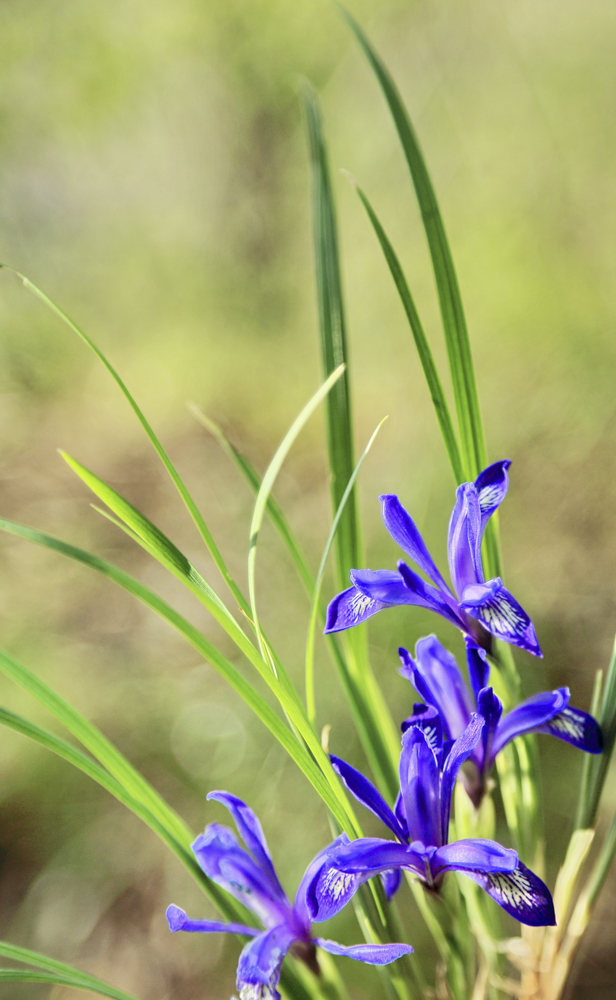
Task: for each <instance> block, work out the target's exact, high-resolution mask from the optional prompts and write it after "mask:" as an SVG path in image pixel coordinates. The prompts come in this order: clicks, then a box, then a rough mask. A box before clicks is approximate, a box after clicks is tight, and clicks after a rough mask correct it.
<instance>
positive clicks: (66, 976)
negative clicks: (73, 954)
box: [0, 941, 134, 1000]
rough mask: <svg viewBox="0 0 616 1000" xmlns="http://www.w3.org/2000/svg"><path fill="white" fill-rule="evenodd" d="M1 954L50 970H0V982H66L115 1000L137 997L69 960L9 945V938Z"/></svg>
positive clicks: (2, 943)
mask: <svg viewBox="0 0 616 1000" xmlns="http://www.w3.org/2000/svg"><path fill="white" fill-rule="evenodd" d="M0 955H2V956H3V958H8V959H11V960H12V961H15V962H24V963H25V964H27V965H33V966H35V967H36V968H37V969H41V970H44V972H45V973H46V974H44V973H43V972H31V971H30V970H25V969H0V981H3V982H14V983H18V982H34V983H62V984H63V985H65V986H74V987H75V989H80V990H91V992H92V993H98V994H99V995H100V996H102V997H110V998H111V1000H134V997H132V996H130V995H129V994H128V993H125V992H124V991H123V990H118V989H116V988H115V986H110V985H109V984H108V983H105V982H103V980H102V979H97V978H96V976H91V975H90V974H89V973H87V972H82V971H81V969H75V968H74V967H73V966H72V965H68V964H67V963H66V962H58V961H57V960H56V959H54V958H48V957H47V955H41V954H40V953H39V952H37V951H31V950H30V949H29V948H20V947H18V946H17V945H15V944H9V942H8V941H0Z"/></svg>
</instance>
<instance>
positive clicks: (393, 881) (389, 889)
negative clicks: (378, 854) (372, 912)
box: [381, 868, 402, 903]
mask: <svg viewBox="0 0 616 1000" xmlns="http://www.w3.org/2000/svg"><path fill="white" fill-rule="evenodd" d="M401 881H402V873H401V871H400V869H399V868H390V869H389V871H386V872H381V882H382V883H383V888H384V890H385V895H386V896H387V901H388V902H389V903H391V901H392V899H393V898H394V896H395V895H396V893H397V891H398V889H399V888H400V882H401Z"/></svg>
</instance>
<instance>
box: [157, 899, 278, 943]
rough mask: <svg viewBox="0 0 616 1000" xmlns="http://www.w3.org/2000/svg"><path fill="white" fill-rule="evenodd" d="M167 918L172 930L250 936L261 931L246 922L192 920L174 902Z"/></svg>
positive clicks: (169, 908)
mask: <svg viewBox="0 0 616 1000" xmlns="http://www.w3.org/2000/svg"><path fill="white" fill-rule="evenodd" d="M167 920H168V921H169V930H170V931H196V932H198V933H202V934H217V933H222V934H247V935H248V936H249V937H255V936H256V935H257V934H260V933H261V931H258V930H256V929H255V928H254V927H248V926H247V925H246V924H223V923H219V922H218V921H216V920H191V919H190V917H187V916H186V914H185V912H184V910H181V909H180V908H179V906H174V905H173V903H172V904H171V906H168V907H167Z"/></svg>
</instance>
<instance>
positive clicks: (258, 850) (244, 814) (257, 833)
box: [206, 791, 286, 899]
mask: <svg viewBox="0 0 616 1000" xmlns="http://www.w3.org/2000/svg"><path fill="white" fill-rule="evenodd" d="M206 798H207V799H208V801H209V800H210V799H214V801H215V802H220V803H221V804H222V805H223V806H225V807H226V808H227V809H228V810H229V812H230V813H231V815H232V816H233V821H234V823H235V825H236V827H237V830H238V833H239V835H240V837H241V838H242V840H243V841H244V843H245V844H246V847H247V848H248V850H249V851H250V853H251V854H252V856H253V858H254V859H255V861H256V862H257V864H258V865H259V867H260V868H261V869H262V870H263V871H264V872H267V874H268V875H269V877H270V879H271V881H272V888H273V890H274V891H275V892H276V891H277V892H278V894H279V896H280V898H281V899H286V897H285V894H284V889H283V888H282V886H281V885H280V882H279V881H278V876H277V875H276V872H275V871H274V865H273V864H272V857H271V854H270V851H269V847H268V846H267V841H266V839H265V835H264V833H263V829H262V827H261V823H260V822H259V819H258V817H257V816H256V815H255V813H254V812H253V811H252V809H251V808H250V807H249V806H247V805H246V803H245V802H242V800H241V799H238V798H237V796H235V795H231V794H230V792H223V791H217V792H210V793H209V795H207V796H206Z"/></svg>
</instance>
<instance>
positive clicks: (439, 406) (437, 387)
mask: <svg viewBox="0 0 616 1000" xmlns="http://www.w3.org/2000/svg"><path fill="white" fill-rule="evenodd" d="M355 187H356V190H357V194H358V195H359V197H360V199H361V201H362V203H363V206H364V208H365V209H366V212H367V213H368V218H369V219H370V222H371V223H372V226H373V229H374V231H375V233H376V236H377V239H378V241H379V243H380V244H381V249H382V251H383V254H384V256H385V260H386V261H387V265H388V267H389V270H390V273H391V276H392V278H393V279H394V283H395V285H396V288H397V289H398V295H399V296H400V299H401V301H402V305H403V307H404V311H405V313H406V316H407V319H408V321H409V326H410V328H411V333H412V334H413V338H414V340H415V346H416V348H417V353H418V355H419V360H420V362H421V366H422V368H423V371H424V376H425V379H426V382H427V384H428V390H429V392H430V396H431V398H432V403H433V405H434V409H435V411H436V418H437V420H438V423H439V427H440V429H441V434H442V435H443V441H444V442H445V448H446V449H447V454H448V455H449V461H450V462H451V468H452V469H453V474H454V477H455V480H456V483H461V482H463V480H464V470H463V466H462V459H461V457H460V448H459V445H458V440H457V437H456V432H455V430H454V426H453V421H452V419H451V414H450V413H449V407H448V405H447V400H446V398H445V393H444V392H443V387H442V385H441V380H440V378H439V376H438V372H437V370H436V365H435V363H434V358H433V357H432V351H431V350H430V345H429V344H428V341H427V338H426V334H425V332H424V328H423V326H422V323H421V320H420V318H419V313H418V312H417V308H416V306H415V302H414V301H413V297H412V295H411V292H410V289H409V286H408V283H407V281H406V278H405V276H404V271H403V270H402V266H401V264H400V261H399V259H398V256H397V254H396V252H395V250H394V248H393V246H392V245H391V243H390V241H389V238H388V236H387V234H386V232H385V230H384V229H383V226H382V225H381V223H380V221H379V219H378V217H377V215H376V212H375V211H374V209H373V208H372V205H371V204H370V202H369V201H368V198H367V197H366V195H365V194H364V192H363V191H362V189H361V188H360V187H358V186H357V185H355Z"/></svg>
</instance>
